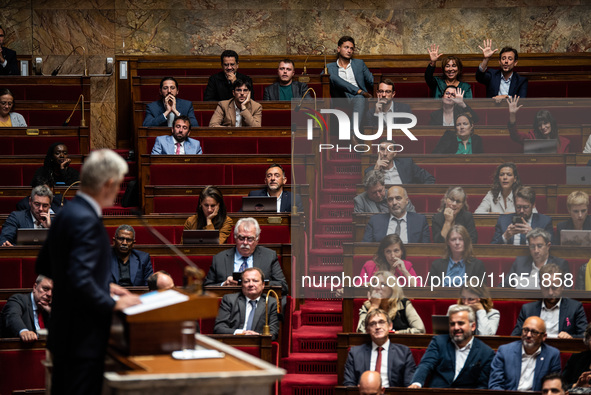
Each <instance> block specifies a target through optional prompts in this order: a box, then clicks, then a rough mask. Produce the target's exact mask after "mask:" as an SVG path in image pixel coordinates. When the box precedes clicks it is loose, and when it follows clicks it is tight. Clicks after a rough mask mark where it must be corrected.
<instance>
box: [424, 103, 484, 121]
mask: <svg viewBox="0 0 591 395" xmlns="http://www.w3.org/2000/svg"><path fill="white" fill-rule="evenodd" d="M465 112H467V113H470V115H472V120H473V121H474V123H476V122H478V119H479V117H478V114H477V113H476V112H475V111H474V110H472V108H471V107H470V106H469V105H468V104H466V107H465V108H462V107H460V106H456V105H454V120H455V119H456V118H457V117H458V116H459V115H460V114H462V113H465ZM429 125H437V126H443V108H440V109H439V110H435V111H433V112H432V113H431V114H429Z"/></svg>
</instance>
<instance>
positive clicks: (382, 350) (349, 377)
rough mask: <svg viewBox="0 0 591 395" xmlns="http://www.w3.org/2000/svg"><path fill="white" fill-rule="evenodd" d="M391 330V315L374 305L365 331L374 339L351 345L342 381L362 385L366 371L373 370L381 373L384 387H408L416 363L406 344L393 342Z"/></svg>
mask: <svg viewBox="0 0 591 395" xmlns="http://www.w3.org/2000/svg"><path fill="white" fill-rule="evenodd" d="M391 330H392V319H391V318H390V316H389V315H388V313H386V312H385V311H384V310H382V309H375V310H372V311H370V312H369V313H368V314H367V317H366V319H365V331H366V332H367V333H369V335H370V337H371V342H370V343H366V344H363V345H361V346H355V347H351V350H350V351H349V356H348V357H347V362H346V363H345V373H344V379H343V385H346V386H349V387H351V386H356V385H359V379H360V378H361V375H362V374H363V372H365V371H367V370H374V371H377V372H379V373H380V376H381V378H382V387H408V385H409V384H410V383H411V381H410V379H411V378H412V376H413V374H414V372H415V369H416V366H415V361H414V358H413V356H412V353H411V352H410V349H409V348H408V347H407V346H403V345H401V344H396V343H392V342H390V339H389V337H388V334H389V333H390V331H391Z"/></svg>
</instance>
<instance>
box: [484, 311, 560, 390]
mask: <svg viewBox="0 0 591 395" xmlns="http://www.w3.org/2000/svg"><path fill="white" fill-rule="evenodd" d="M520 333H521V340H517V341H514V342H512V343H509V344H504V345H502V346H500V347H499V349H498V351H497V354H496V355H495V358H494V359H493V361H492V365H491V372H490V380H489V381H488V389H491V390H505V391H540V390H541V389H542V377H544V376H545V375H547V374H548V373H550V372H560V351H558V349H557V348H554V347H552V346H549V345H547V344H544V341H545V340H546V337H547V334H546V324H545V323H544V320H542V319H541V318H540V317H536V316H532V317H529V318H528V319H526V320H525V322H524V323H523V328H522V329H521V331H520Z"/></svg>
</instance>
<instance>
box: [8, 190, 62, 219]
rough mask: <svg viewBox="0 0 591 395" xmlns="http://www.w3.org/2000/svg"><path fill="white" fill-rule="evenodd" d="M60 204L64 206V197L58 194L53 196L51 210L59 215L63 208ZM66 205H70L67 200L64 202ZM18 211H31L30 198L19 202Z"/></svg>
mask: <svg viewBox="0 0 591 395" xmlns="http://www.w3.org/2000/svg"><path fill="white" fill-rule="evenodd" d="M60 204H62V195H60V194H57V195H53V200H52V201H51V209H52V210H53V212H54V213H56V214H57V213H58V211H59V210H60V208H61V206H60ZM64 204H68V201H67V200H64ZM16 209H17V211H20V210H29V211H30V210H31V204H30V203H29V197H28V196H27V197H24V198H22V199H21V200H19V202H18V203H17V204H16Z"/></svg>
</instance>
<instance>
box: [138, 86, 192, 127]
mask: <svg viewBox="0 0 591 395" xmlns="http://www.w3.org/2000/svg"><path fill="white" fill-rule="evenodd" d="M178 94H179V84H178V83H177V82H176V80H175V79H174V78H173V77H164V78H162V81H160V96H161V97H162V99H161V100H158V101H155V102H152V103H150V104H148V105H147V106H146V117H145V118H144V123H143V124H142V126H172V122H173V120H174V119H175V118H176V117H178V116H181V115H185V116H187V117H189V119H190V120H191V126H195V127H196V126H199V123H198V122H197V118H195V111H194V110H193V103H191V102H190V101H188V100H183V99H178V98H177V95H178Z"/></svg>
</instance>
